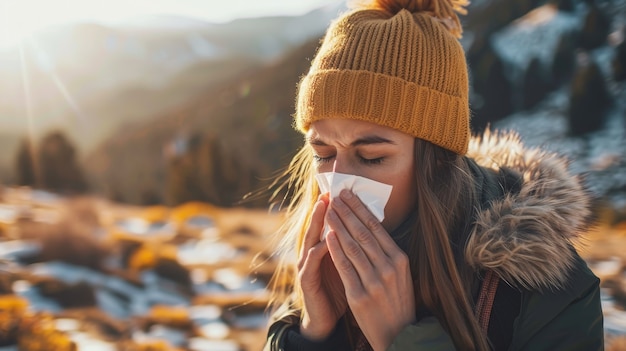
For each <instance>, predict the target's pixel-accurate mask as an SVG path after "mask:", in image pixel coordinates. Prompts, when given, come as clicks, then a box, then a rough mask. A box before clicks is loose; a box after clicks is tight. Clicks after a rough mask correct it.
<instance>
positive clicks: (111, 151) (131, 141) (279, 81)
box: [85, 39, 318, 204]
mask: <svg viewBox="0 0 626 351" xmlns="http://www.w3.org/2000/svg"><path fill="white" fill-rule="evenodd" d="M317 45H318V39H315V40H312V41H309V42H308V43H306V44H304V45H303V46H301V47H300V48H298V49H296V50H294V51H292V52H291V53H289V54H288V55H286V56H285V57H284V58H283V59H282V60H281V61H279V62H277V63H276V64H274V65H270V66H268V67H266V68H265V69H262V70H255V71H253V72H250V73H248V74H242V75H240V76H238V77H237V78H236V79H234V80H232V81H230V82H229V83H228V84H225V85H222V86H220V87H219V88H212V89H209V90H207V91H205V92H204V93H202V94H200V96H199V97H198V98H197V99H195V100H193V101H191V102H189V103H187V104H185V105H183V107H181V108H178V109H175V110H173V111H169V112H167V113H164V114H162V115H160V116H158V117H155V118H154V119H153V121H152V122H150V123H148V124H136V125H135V126H127V127H125V128H124V129H122V130H119V131H118V132H117V133H116V135H115V137H114V138H111V139H110V140H108V141H107V142H106V143H104V144H102V145H101V146H100V147H99V148H98V149H97V150H96V151H94V152H93V153H91V154H89V155H87V156H86V157H85V167H86V170H87V172H88V174H89V175H90V176H91V177H93V178H92V179H94V181H95V184H97V185H98V186H99V188H98V190H100V191H103V192H104V193H105V194H115V195H116V196H117V195H118V194H119V195H121V199H123V200H124V201H130V202H135V203H136V202H140V200H141V194H142V193H146V192H157V193H158V194H159V195H160V197H161V198H163V197H164V195H165V194H164V193H163V188H164V186H163V185H164V184H165V181H166V178H167V174H166V167H165V166H166V165H167V162H168V161H169V160H170V158H171V157H174V156H175V155H172V153H168V152H167V150H168V145H170V146H171V145H174V144H175V143H176V142H179V143H180V142H182V143H187V142H188V141H189V140H190V139H192V137H193V136H194V135H197V134H198V133H212V134H213V135H216V136H217V137H218V138H219V140H220V141H221V143H223V146H224V150H225V151H224V152H225V154H227V155H228V157H231V158H233V159H236V160H237V162H238V163H240V164H242V165H245V166H244V169H245V170H244V174H239V175H238V176H239V177H241V178H243V180H242V181H243V182H246V183H248V184H249V186H248V187H247V189H243V190H242V192H240V193H236V194H232V196H231V197H230V200H231V201H233V202H234V201H236V200H237V199H240V198H241V196H242V195H244V193H245V192H248V191H250V190H252V189H255V188H256V187H258V186H259V185H260V183H259V180H260V179H263V178H267V177H269V176H270V175H271V174H272V172H273V171H275V170H277V169H278V168H279V167H281V166H283V165H284V164H285V162H286V161H287V160H288V159H289V157H290V155H292V153H293V152H294V150H295V149H296V148H297V146H298V145H299V144H300V143H301V137H300V136H299V135H298V134H297V133H295V132H294V131H293V130H292V128H291V123H292V117H291V115H292V113H293V110H294V107H293V106H294V96H295V88H296V84H297V82H298V79H299V77H300V76H301V75H302V74H304V73H305V72H306V70H307V69H308V66H309V59H310V58H312V56H313V54H314V52H315V49H316V48H317ZM168 157H169V158H168ZM104 184H109V185H110V188H107V187H106V186H105V185H104ZM231 204H232V202H231Z"/></svg>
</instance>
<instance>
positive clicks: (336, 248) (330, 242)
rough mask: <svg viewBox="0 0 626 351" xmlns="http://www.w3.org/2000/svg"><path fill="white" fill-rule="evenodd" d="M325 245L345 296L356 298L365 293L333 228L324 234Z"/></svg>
mask: <svg viewBox="0 0 626 351" xmlns="http://www.w3.org/2000/svg"><path fill="white" fill-rule="evenodd" d="M326 245H327V246H328V252H329V253H330V258H331V259H332V261H333V264H334V265H335V268H336V269H337V273H338V274H339V278H341V281H342V282H343V285H344V289H345V291H346V297H348V298H350V299H357V298H359V297H361V296H363V295H364V293H365V290H364V288H363V283H361V279H359V276H358V274H357V272H356V271H355V270H354V267H353V266H352V263H351V262H350V260H349V259H348V257H347V256H346V255H345V253H344V251H343V249H342V247H341V244H340V243H339V240H338V239H337V233H336V232H335V231H334V230H331V231H330V232H328V234H327V235H326Z"/></svg>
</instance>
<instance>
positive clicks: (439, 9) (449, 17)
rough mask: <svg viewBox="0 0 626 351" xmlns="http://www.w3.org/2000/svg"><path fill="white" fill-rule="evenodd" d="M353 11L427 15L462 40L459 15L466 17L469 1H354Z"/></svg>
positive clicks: (352, 3)
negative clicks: (367, 10) (372, 10)
mask: <svg viewBox="0 0 626 351" xmlns="http://www.w3.org/2000/svg"><path fill="white" fill-rule="evenodd" d="M349 5H350V7H351V8H353V9H358V10H361V9H377V10H383V11H386V12H389V13H391V14H396V13H398V12H400V11H401V10H407V11H409V12H411V13H425V14H428V15H431V16H433V17H435V18H437V19H438V20H439V21H441V23H442V24H443V25H444V26H445V27H446V28H447V29H448V30H449V31H450V33H452V34H453V35H454V36H455V37H456V38H461V34H463V28H462V26H461V21H460V20H459V16H458V15H457V14H461V15H466V14H467V10H466V9H465V6H468V5H469V1H468V0H353V1H351V2H350V4H349Z"/></svg>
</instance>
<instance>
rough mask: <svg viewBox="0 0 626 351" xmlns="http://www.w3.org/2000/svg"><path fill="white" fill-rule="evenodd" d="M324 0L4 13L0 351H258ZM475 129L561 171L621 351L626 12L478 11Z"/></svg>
mask: <svg viewBox="0 0 626 351" xmlns="http://www.w3.org/2000/svg"><path fill="white" fill-rule="evenodd" d="M346 8H347V7H346V4H345V2H343V1H338V0H298V1H290V0H270V1H263V2H260V1H252V0H230V1H227V2H218V1H216V0H153V1H146V0H133V1H121V0H109V1H107V2H96V1H92V0H82V1H78V0H47V1H44V0H21V1H19V2H18V1H9V0H0V150H1V151H0V351H5V350H52V349H54V350H260V349H261V347H262V344H263V341H264V335H265V328H266V321H267V316H266V314H265V311H264V307H265V304H266V303H267V298H268V295H267V290H266V285H267V282H268V280H269V277H270V276H271V274H272V272H273V269H274V267H275V264H276V263H275V261H274V260H273V258H272V248H273V244H274V241H272V240H270V238H271V234H272V233H273V232H274V231H275V230H276V228H277V227H278V225H280V221H281V212H280V211H278V210H275V209H274V210H271V211H268V199H269V196H268V195H269V192H267V191H265V192H264V191H263V189H266V188H267V186H268V185H269V184H270V183H271V181H272V179H274V177H275V176H276V174H277V172H278V171H280V170H281V169H282V168H283V167H285V166H286V165H287V164H288V162H289V160H290V158H291V157H292V156H293V154H294V153H295V151H296V150H297V149H298V148H299V147H300V145H301V144H302V137H301V136H300V135H299V134H298V133H296V132H295V131H293V129H292V127H291V124H292V114H293V112H294V99H295V89H296V84H297V82H298V80H299V78H300V77H301V76H302V75H303V74H305V73H306V71H307V69H308V67H309V65H310V60H311V59H312V58H313V56H314V54H315V51H316V49H317V47H318V45H319V41H320V39H321V38H322V36H323V34H324V31H325V29H326V27H327V26H328V24H329V22H330V20H331V19H333V18H335V17H337V15H338V14H339V13H341V12H342V11H345V10H346ZM462 21H463V23H464V28H465V32H464V36H463V39H462V40H461V42H462V44H463V46H464V48H465V51H466V56H467V60H468V64H469V68H470V75H471V101H470V103H471V108H472V111H473V115H472V129H473V130H474V132H476V133H480V132H482V131H483V130H485V129H486V128H491V129H508V130H515V131H517V132H518V133H519V134H520V135H521V137H522V139H523V140H524V141H525V142H526V143H527V144H529V145H531V146H540V147H543V148H546V149H548V150H551V151H557V152H561V153H564V154H566V155H567V156H568V157H569V158H570V159H571V165H570V167H571V169H572V171H574V172H576V173H580V174H582V175H583V176H584V179H585V181H586V182H587V184H588V186H589V189H590V192H591V193H592V194H593V196H594V198H595V199H596V200H595V203H594V206H595V207H594V211H595V213H596V216H597V218H598V225H597V226H596V227H595V228H593V229H591V231H590V233H589V242H588V243H587V246H586V247H584V248H581V252H582V254H583V256H584V257H585V259H586V260H587V261H588V262H589V264H590V266H591V267H592V269H593V270H594V272H595V273H596V274H597V275H599V276H600V277H601V279H602V284H603V285H602V286H603V306H604V312H605V331H606V335H607V344H608V345H609V347H608V349H612V350H626V341H625V340H626V339H623V338H622V337H621V336H622V335H624V334H626V315H625V313H624V311H623V310H624V308H625V307H626V279H624V278H626V268H625V267H626V265H625V262H626V40H625V39H626V1H625V0H550V1H545V0H544V1H540V0H474V1H473V2H472V4H471V5H470V6H469V13H468V15H467V16H463V17H462Z"/></svg>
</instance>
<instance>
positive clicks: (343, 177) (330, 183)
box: [315, 172, 393, 240]
mask: <svg viewBox="0 0 626 351" xmlns="http://www.w3.org/2000/svg"><path fill="white" fill-rule="evenodd" d="M315 178H316V180H317V184H318V185H319V188H320V191H321V193H322V194H324V193H330V198H331V199H332V198H334V197H337V196H339V193H340V192H341V190H343V189H348V190H351V191H352V192H353V193H354V194H355V195H357V196H358V197H359V199H361V202H363V204H365V206H367V208H368V209H369V210H370V212H372V214H373V215H374V216H375V217H376V218H378V220H379V221H381V222H382V220H383V219H384V218H385V205H386V204H387V201H389V196H390V195H391V189H392V188H393V187H392V186H391V185H389V184H384V183H379V182H376V181H374V180H371V179H368V178H364V177H360V176H355V175H351V174H343V173H336V172H326V173H319V174H317V175H316V177H315ZM328 231H330V228H329V227H328V225H327V224H326V223H324V229H323V230H322V240H323V239H324V238H326V234H327V233H328Z"/></svg>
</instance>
